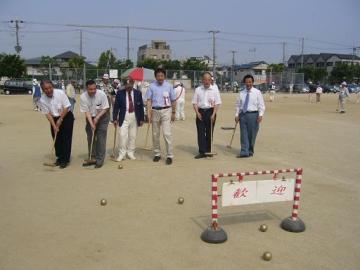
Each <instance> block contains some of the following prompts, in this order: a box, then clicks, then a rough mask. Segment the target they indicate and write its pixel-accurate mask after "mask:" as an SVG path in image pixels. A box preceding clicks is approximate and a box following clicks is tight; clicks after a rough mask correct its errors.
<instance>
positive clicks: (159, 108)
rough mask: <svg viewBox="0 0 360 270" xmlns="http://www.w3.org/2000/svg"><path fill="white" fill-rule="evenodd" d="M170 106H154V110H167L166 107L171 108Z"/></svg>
mask: <svg viewBox="0 0 360 270" xmlns="http://www.w3.org/2000/svg"><path fill="white" fill-rule="evenodd" d="M169 108H170V106H167V107H152V109H153V110H157V111H160V110H165V109H169Z"/></svg>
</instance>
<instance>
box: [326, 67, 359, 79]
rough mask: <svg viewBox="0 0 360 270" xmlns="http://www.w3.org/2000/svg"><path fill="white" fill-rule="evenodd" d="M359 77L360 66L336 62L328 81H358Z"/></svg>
mask: <svg viewBox="0 0 360 270" xmlns="http://www.w3.org/2000/svg"><path fill="white" fill-rule="evenodd" d="M359 79H360V66H359V65H357V64H356V65H352V64H347V63H338V64H337V65H336V66H335V67H334V68H333V70H332V71H331V73H330V82H332V83H341V82H342V81H347V82H353V81H355V82H359Z"/></svg>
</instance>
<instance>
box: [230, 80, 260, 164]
mask: <svg viewBox="0 0 360 270" xmlns="http://www.w3.org/2000/svg"><path fill="white" fill-rule="evenodd" d="M243 82H244V83H245V89H244V90H243V91H241V92H240V94H239V96H238V98H237V101H236V113H235V122H236V123H238V122H239V121H240V141H241V150H240V153H239V154H238V155H237V156H236V157H237V158H246V157H251V156H253V155H254V148H255V140H256V135H257V133H258V130H259V124H260V122H261V121H262V117H263V115H264V112H265V103H264V98H263V96H262V94H261V92H260V90H258V89H256V88H254V87H253V84H254V77H253V76H252V75H246V76H245V77H244V80H243Z"/></svg>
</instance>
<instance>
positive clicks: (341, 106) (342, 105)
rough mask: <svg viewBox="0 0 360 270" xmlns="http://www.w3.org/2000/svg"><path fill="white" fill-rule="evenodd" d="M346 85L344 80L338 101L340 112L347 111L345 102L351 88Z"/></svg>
mask: <svg viewBox="0 0 360 270" xmlns="http://www.w3.org/2000/svg"><path fill="white" fill-rule="evenodd" d="M346 86H347V84H346V82H342V83H341V85H340V91H339V101H338V111H340V113H345V102H346V99H347V98H348V97H349V96H350V93H349V90H348V88H347V87H346Z"/></svg>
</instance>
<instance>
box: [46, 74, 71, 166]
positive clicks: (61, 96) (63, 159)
mask: <svg viewBox="0 0 360 270" xmlns="http://www.w3.org/2000/svg"><path fill="white" fill-rule="evenodd" d="M40 86H41V88H42V91H43V94H42V96H41V98H40V101H39V106H40V110H41V112H42V113H43V114H44V115H45V116H46V118H47V119H48V121H49V122H50V127H51V135H52V137H53V138H55V137H56V141H55V154H56V157H57V159H56V162H55V165H56V166H60V168H61V169H64V168H66V167H67V165H68V164H69V162H70V156H71V143H72V133H73V126H74V115H73V114H72V112H71V111H70V106H71V104H70V102H69V99H68V98H67V96H66V95H65V93H64V91H62V90H60V89H54V86H53V83H52V82H51V81H50V80H43V81H41V83H40Z"/></svg>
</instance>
